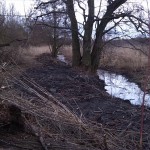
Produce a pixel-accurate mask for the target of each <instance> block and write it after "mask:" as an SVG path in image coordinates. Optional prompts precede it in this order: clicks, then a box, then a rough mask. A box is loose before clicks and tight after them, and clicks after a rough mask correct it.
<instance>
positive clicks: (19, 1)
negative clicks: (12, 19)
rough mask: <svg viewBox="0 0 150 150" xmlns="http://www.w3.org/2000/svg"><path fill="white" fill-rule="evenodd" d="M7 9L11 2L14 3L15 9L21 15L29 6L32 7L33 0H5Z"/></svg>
mask: <svg viewBox="0 0 150 150" xmlns="http://www.w3.org/2000/svg"><path fill="white" fill-rule="evenodd" d="M5 4H6V7H7V9H9V6H10V5H11V4H14V6H15V9H16V11H17V12H19V13H20V14H21V15H25V14H26V13H27V12H28V11H29V10H30V9H31V8H33V5H34V0H5Z"/></svg>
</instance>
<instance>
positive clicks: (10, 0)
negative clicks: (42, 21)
mask: <svg viewBox="0 0 150 150" xmlns="http://www.w3.org/2000/svg"><path fill="white" fill-rule="evenodd" d="M4 1H5V3H6V6H7V8H9V5H10V4H14V6H15V9H16V10H17V11H18V12H19V13H20V14H21V15H24V14H25V13H27V12H28V10H29V9H30V8H33V5H34V2H35V0H4ZM103 1H106V0H103ZM128 1H132V2H140V3H141V4H143V5H144V6H145V7H147V6H146V0H128ZM148 1H150V0H148ZM149 3H150V2H149ZM98 4H99V3H98ZM149 7H150V5H149Z"/></svg>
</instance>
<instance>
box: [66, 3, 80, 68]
mask: <svg viewBox="0 0 150 150" xmlns="http://www.w3.org/2000/svg"><path fill="white" fill-rule="evenodd" d="M66 6H67V10H68V15H69V18H70V21H71V30H72V65H73V66H80V64H81V53H80V42H79V37H78V24H77V19H76V16H75V11H74V4H73V0H67V1H66Z"/></svg>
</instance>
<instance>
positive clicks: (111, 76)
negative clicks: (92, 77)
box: [57, 55, 150, 106]
mask: <svg viewBox="0 0 150 150" xmlns="http://www.w3.org/2000/svg"><path fill="white" fill-rule="evenodd" d="M57 59H58V60H60V61H62V62H65V63H66V64H68V63H67V61H66V60H65V57H64V55H58V56H57ZM97 74H98V76H99V79H101V80H103V81H104V82H105V89H106V92H107V93H109V94H110V95H111V96H112V97H117V98H121V99H123V100H129V101H130V102H131V104H133V105H141V104H142V100H143V94H144V92H143V91H142V90H141V89H140V88H139V86H138V85H137V84H135V83H133V82H129V81H128V79H127V78H125V77H124V76H122V75H117V74H115V73H111V72H108V71H105V70H100V69H98V70H97ZM145 105H147V106H150V94H146V96H145Z"/></svg>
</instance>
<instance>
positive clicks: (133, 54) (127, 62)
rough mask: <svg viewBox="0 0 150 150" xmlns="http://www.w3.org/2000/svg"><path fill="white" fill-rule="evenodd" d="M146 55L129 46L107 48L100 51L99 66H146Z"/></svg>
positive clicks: (119, 67)
mask: <svg viewBox="0 0 150 150" xmlns="http://www.w3.org/2000/svg"><path fill="white" fill-rule="evenodd" d="M147 62H148V57H147V56H146V55H144V54H143V53H141V52H140V51H136V50H133V49H129V48H116V49H112V50H110V49H107V50H105V51H104V52H103V53H102V57H101V60H100V66H102V67H115V68H118V69H130V70H137V69H140V68H143V67H145V66H146V64H147Z"/></svg>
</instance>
